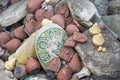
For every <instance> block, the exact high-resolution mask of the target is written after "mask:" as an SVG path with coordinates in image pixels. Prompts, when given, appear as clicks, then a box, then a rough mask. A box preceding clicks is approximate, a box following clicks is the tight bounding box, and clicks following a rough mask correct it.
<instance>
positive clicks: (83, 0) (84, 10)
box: [67, 0, 96, 22]
mask: <svg viewBox="0 0 120 80" xmlns="http://www.w3.org/2000/svg"><path fill="white" fill-rule="evenodd" d="M67 4H68V7H69V9H70V12H71V14H72V16H73V18H75V19H77V20H78V21H83V22H84V21H89V20H90V19H91V18H92V17H93V15H94V14H95V13H96V8H95V6H94V5H93V4H92V2H90V1H89V0H69V1H67ZM86 5H87V6H86Z"/></svg>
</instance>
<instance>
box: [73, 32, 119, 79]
mask: <svg viewBox="0 0 120 80" xmlns="http://www.w3.org/2000/svg"><path fill="white" fill-rule="evenodd" d="M85 34H86V35H87V37H88V41H87V42H86V43H84V44H80V43H77V45H76V46H75V49H76V50H77V52H78V53H79V55H80V57H81V59H82V61H83V64H84V65H85V66H87V67H88V68H89V70H90V71H91V72H92V74H94V75H95V76H99V77H103V76H105V77H104V78H110V79H112V78H117V77H119V76H120V42H119V41H117V40H115V39H113V38H112V36H111V35H110V34H109V33H108V31H103V32H102V34H103V37H104V38H105V43H104V45H103V46H104V47H106V52H105V53H103V52H98V51H97V47H96V46H94V45H93V44H92V42H91V40H92V36H91V35H90V34H89V33H88V31H86V32H85ZM96 80H97V79H96ZM101 80H102V79H101ZM112 80H115V79H112Z"/></svg>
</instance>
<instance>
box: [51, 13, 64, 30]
mask: <svg viewBox="0 0 120 80" xmlns="http://www.w3.org/2000/svg"><path fill="white" fill-rule="evenodd" d="M51 21H53V22H54V23H56V24H58V25H60V26H61V27H62V28H64V27H65V19H64V17H63V16H62V15H60V14H56V15H54V16H53V17H52V18H51Z"/></svg>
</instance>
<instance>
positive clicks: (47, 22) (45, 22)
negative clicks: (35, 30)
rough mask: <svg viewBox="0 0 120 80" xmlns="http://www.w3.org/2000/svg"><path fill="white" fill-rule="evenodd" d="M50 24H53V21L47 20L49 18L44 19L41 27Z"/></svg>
mask: <svg viewBox="0 0 120 80" xmlns="http://www.w3.org/2000/svg"><path fill="white" fill-rule="evenodd" d="M49 23H52V21H51V20H49V19H47V18H44V19H43V20H42V22H41V26H44V25H46V24H49Z"/></svg>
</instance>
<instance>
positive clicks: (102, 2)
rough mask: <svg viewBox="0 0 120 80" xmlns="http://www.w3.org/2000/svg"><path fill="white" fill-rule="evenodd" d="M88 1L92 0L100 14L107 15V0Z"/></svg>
mask: <svg viewBox="0 0 120 80" xmlns="http://www.w3.org/2000/svg"><path fill="white" fill-rule="evenodd" d="M90 1H92V2H93V3H94V4H95V6H96V8H97V9H98V12H99V13H100V15H101V16H103V15H107V11H108V0H90Z"/></svg>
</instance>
